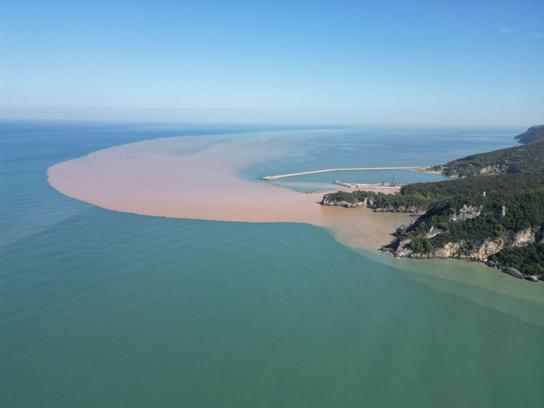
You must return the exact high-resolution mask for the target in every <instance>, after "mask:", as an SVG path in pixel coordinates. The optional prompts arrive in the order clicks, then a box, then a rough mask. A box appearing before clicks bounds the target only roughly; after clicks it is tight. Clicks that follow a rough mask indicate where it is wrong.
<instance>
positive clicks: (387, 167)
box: [262, 166, 430, 181]
mask: <svg viewBox="0 0 544 408" xmlns="http://www.w3.org/2000/svg"><path fill="white" fill-rule="evenodd" d="M377 170H411V171H425V172H426V171H430V168H429V167H421V166H386V167H346V168H333V169H321V170H310V171H301V172H298V173H286V174H277V175H275V176H264V177H262V179H263V180H265V181H272V180H279V179H283V178H288V177H297V176H308V175H311V174H320V173H333V172H339V171H377Z"/></svg>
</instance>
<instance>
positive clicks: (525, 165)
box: [435, 140, 544, 177]
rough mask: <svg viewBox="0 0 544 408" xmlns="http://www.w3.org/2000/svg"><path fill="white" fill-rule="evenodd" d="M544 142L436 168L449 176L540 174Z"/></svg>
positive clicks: (502, 150) (466, 158)
mask: <svg viewBox="0 0 544 408" xmlns="http://www.w3.org/2000/svg"><path fill="white" fill-rule="evenodd" d="M543 158H544V140H541V141H536V142H534V143H530V144H526V145H522V146H515V147H509V148H507V149H501V150H495V151H492V152H488V153H479V154H474V155H472V156H467V157H464V158H462V159H458V160H453V161H451V162H448V163H446V164H444V165H442V166H437V167H435V169H436V170H440V171H441V172H442V173H443V174H445V175H447V176H456V177H466V176H477V175H485V174H488V175H489V174H513V173H540V172H542V171H544V160H543Z"/></svg>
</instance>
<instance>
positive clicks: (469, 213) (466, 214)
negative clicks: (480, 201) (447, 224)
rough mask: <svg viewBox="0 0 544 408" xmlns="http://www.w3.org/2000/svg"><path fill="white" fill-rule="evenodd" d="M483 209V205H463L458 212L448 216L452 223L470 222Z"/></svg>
mask: <svg viewBox="0 0 544 408" xmlns="http://www.w3.org/2000/svg"><path fill="white" fill-rule="evenodd" d="M483 209H484V206H483V205H480V206H477V207H476V206H473V205H466V204H464V205H463V207H461V208H460V209H459V210H457V211H455V212H454V213H453V214H452V215H451V216H450V221H454V222H462V221H466V220H470V219H472V218H476V217H479V216H480V214H481V213H482V211H483Z"/></svg>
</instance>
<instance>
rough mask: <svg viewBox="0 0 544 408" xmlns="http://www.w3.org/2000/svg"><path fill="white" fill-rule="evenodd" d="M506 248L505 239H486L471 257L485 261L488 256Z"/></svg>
mask: <svg viewBox="0 0 544 408" xmlns="http://www.w3.org/2000/svg"><path fill="white" fill-rule="evenodd" d="M503 248H504V240H502V239H497V240H494V241H493V240H485V241H484V243H483V244H482V245H481V246H480V247H479V248H478V249H477V250H476V251H474V252H473V253H471V254H470V255H469V258H470V259H472V260H475V261H480V262H482V261H485V260H486V259H487V258H488V257H490V256H491V255H493V254H496V253H497V252H499V251H500V250H501V249H503Z"/></svg>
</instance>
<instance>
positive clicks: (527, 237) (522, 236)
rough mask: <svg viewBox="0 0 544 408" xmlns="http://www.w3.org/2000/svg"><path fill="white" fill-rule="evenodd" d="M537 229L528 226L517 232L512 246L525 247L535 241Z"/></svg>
mask: <svg viewBox="0 0 544 408" xmlns="http://www.w3.org/2000/svg"><path fill="white" fill-rule="evenodd" d="M535 235H536V231H535V230H534V229H533V228H526V229H524V230H521V231H519V232H517V233H516V234H515V235H514V237H513V238H512V241H513V242H512V246H515V247H524V246H527V245H529V244H532V243H533V242H535Z"/></svg>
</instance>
